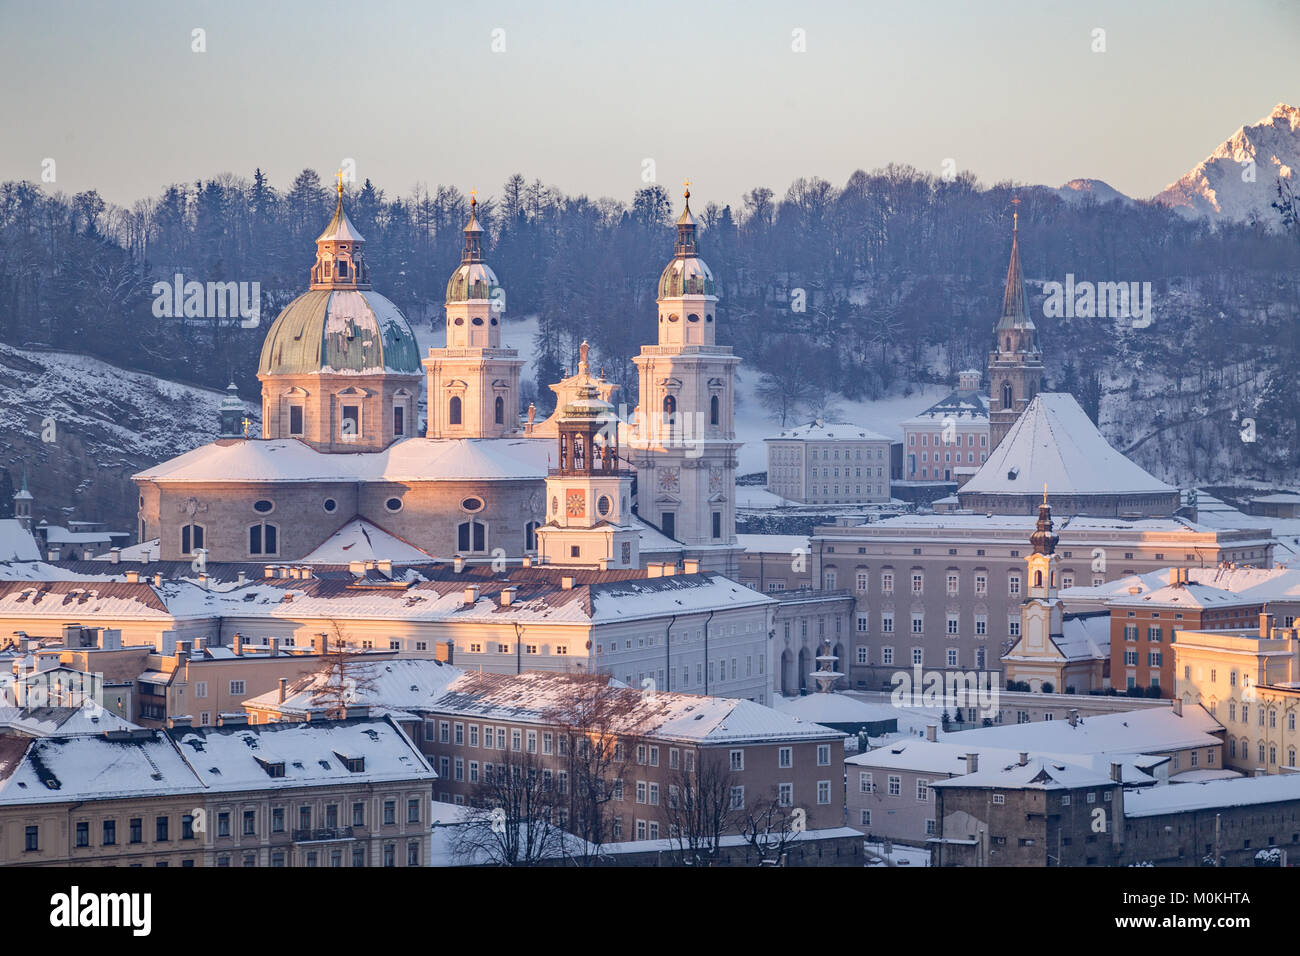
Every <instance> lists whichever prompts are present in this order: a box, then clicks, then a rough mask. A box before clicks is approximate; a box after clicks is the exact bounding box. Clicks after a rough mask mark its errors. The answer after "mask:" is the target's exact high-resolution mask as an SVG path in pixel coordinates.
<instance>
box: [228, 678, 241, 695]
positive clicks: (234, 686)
mask: <svg viewBox="0 0 1300 956" xmlns="http://www.w3.org/2000/svg"><path fill="white" fill-rule="evenodd" d="M243 693H244V682H243V681H242V680H232V681H231V682H230V696H231V697H238V696H240V695H241V694H243Z"/></svg>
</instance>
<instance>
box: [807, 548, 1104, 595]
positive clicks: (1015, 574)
mask: <svg viewBox="0 0 1300 956" xmlns="http://www.w3.org/2000/svg"><path fill="white" fill-rule="evenodd" d="M1017 556H1018V555H1017ZM1034 575H1035V577H1034V584H1033V586H1034V587H1036V588H1041V587H1042V586H1043V577H1042V572H1041V571H1035V572H1034ZM1055 577H1056V575H1055V572H1051V576H1050V577H1049V578H1048V583H1049V585H1050V586H1051V587H1056V586H1057V585H1056V580H1055ZM822 581H823V586H824V587H825V588H826V590H828V591H833V590H835V589H836V587H838V586H839V570H838V569H837V568H824V569H823V571H822ZM1023 581H1024V578H1023V577H1022V576H1021V573H1020V572H1019V571H1008V572H1007V595H1008V596H1009V597H1017V596H1019V595H1020V593H1021V584H1022V582H1023ZM1093 583H1094V585H1096V584H1101V583H1103V582H1102V581H1101V580H1100V579H1099V578H1098V579H1094V581H1093ZM910 584H911V591H910V593H912V594H913V595H921V594H924V593H925V572H923V571H913V572H912V574H911V580H910ZM972 585H973V587H974V593H975V594H977V595H985V594H988V593H989V575H988V574H987V573H976V574H975V575H973V580H972ZM1060 586H1061V587H1063V588H1069V587H1073V586H1074V571H1073V570H1063V571H1062V572H1061V585H1060ZM944 589H945V593H946V594H947V596H948V597H956V596H958V595H959V594H960V593H961V574H960V572H957V571H949V572H947V573H946V574H945V575H944ZM853 590H854V591H856V592H857V593H859V594H869V593H870V592H871V572H870V571H861V570H860V571H856V572H854V576H853ZM880 593H881V594H893V593H894V572H893V571H881V572H880Z"/></svg>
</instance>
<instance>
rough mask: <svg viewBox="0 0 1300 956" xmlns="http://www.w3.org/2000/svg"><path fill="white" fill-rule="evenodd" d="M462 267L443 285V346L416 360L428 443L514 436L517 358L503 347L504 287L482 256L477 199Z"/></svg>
mask: <svg viewBox="0 0 1300 956" xmlns="http://www.w3.org/2000/svg"><path fill="white" fill-rule="evenodd" d="M469 205H470V216H469V223H468V224H467V225H466V226H465V248H464V250H463V251H462V253H461V257H460V265H459V266H458V267H457V269H456V271H455V272H453V273H452V274H451V279H450V280H449V281H448V282H447V301H446V314H447V344H446V346H445V347H444V348H440V349H435V348H431V349H429V354H428V356H427V357H426V358H425V359H423V360H422V364H423V365H424V369H425V375H426V379H427V384H428V395H427V398H428V428H427V430H426V434H427V436H428V437H429V438H504V437H507V436H510V435H516V434H519V432H520V428H519V370H520V369H521V368H522V367H523V364H524V363H523V361H522V360H521V359H520V358H519V353H518V352H516V351H515V350H514V349H511V348H502V347H501V323H502V321H503V320H504V318H505V305H506V299H505V289H503V288H502V287H501V285H500V283H498V282H497V277H496V273H494V272H493V271H492V269H491V267H490V266H489V265H488V264H487V262H486V261H485V260H484V258H483V227H482V226H480V225H479V222H478V215H477V207H478V199H477V198H475V197H474V195H473V193H472V192H471V198H470V204H469Z"/></svg>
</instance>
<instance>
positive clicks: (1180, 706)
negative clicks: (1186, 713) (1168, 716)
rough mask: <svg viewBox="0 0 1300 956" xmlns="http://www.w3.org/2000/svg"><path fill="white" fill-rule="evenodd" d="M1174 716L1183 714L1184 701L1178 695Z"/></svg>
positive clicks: (1175, 699)
mask: <svg viewBox="0 0 1300 956" xmlns="http://www.w3.org/2000/svg"><path fill="white" fill-rule="evenodd" d="M1174 716H1175V717H1181V716H1183V702H1182V701H1181V700H1179V699H1178V698H1177V697H1175V698H1174Z"/></svg>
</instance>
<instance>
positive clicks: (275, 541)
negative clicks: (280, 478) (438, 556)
mask: <svg viewBox="0 0 1300 956" xmlns="http://www.w3.org/2000/svg"><path fill="white" fill-rule="evenodd" d="M326 501H327V503H331V506H329V507H326V509H325V510H326V511H327V512H332V511H333V510H334V509H335V507H337V505H335V504H332V503H333V501H334V500H333V499H332V498H329V499H326ZM386 507H387V509H388V511H389V512H390V513H393V514H396V513H397V512H398V511H401V510H402V505H401V499H399V498H390V499H389V500H388V504H387V505H386ZM716 523H717V522H715V524H716ZM541 526H542V523H541V522H540V521H530V522H528V523H527V524H526V525H524V550H525V551H536V550H537V529H538V528H540V527H541ZM180 539H181V540H180V544H181V554H185V555H192V554H194V553H196V552H197V551H198V550H199V549H200V548H208V547H210V546H211V545H210V542H209V540H208V535H207V526H206V525H202V524H187V525H183V526H182V527H181V529H180ZM247 543H248V554H249V556H250V557H276V556H277V555H279V554H280V550H281V549H280V545H281V544H282V543H283V541H282V539H281V536H280V526H279V525H278V524H275V523H273V522H269V521H259V522H257V523H255V524H251V525H249V526H248V537H247ZM456 550H457V551H460V552H464V553H466V554H486V553H487V551H488V526H487V522H485V521H480V520H478V519H475V518H471V519H469V520H467V521H462V522H460V523H459V524H457V525H456Z"/></svg>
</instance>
